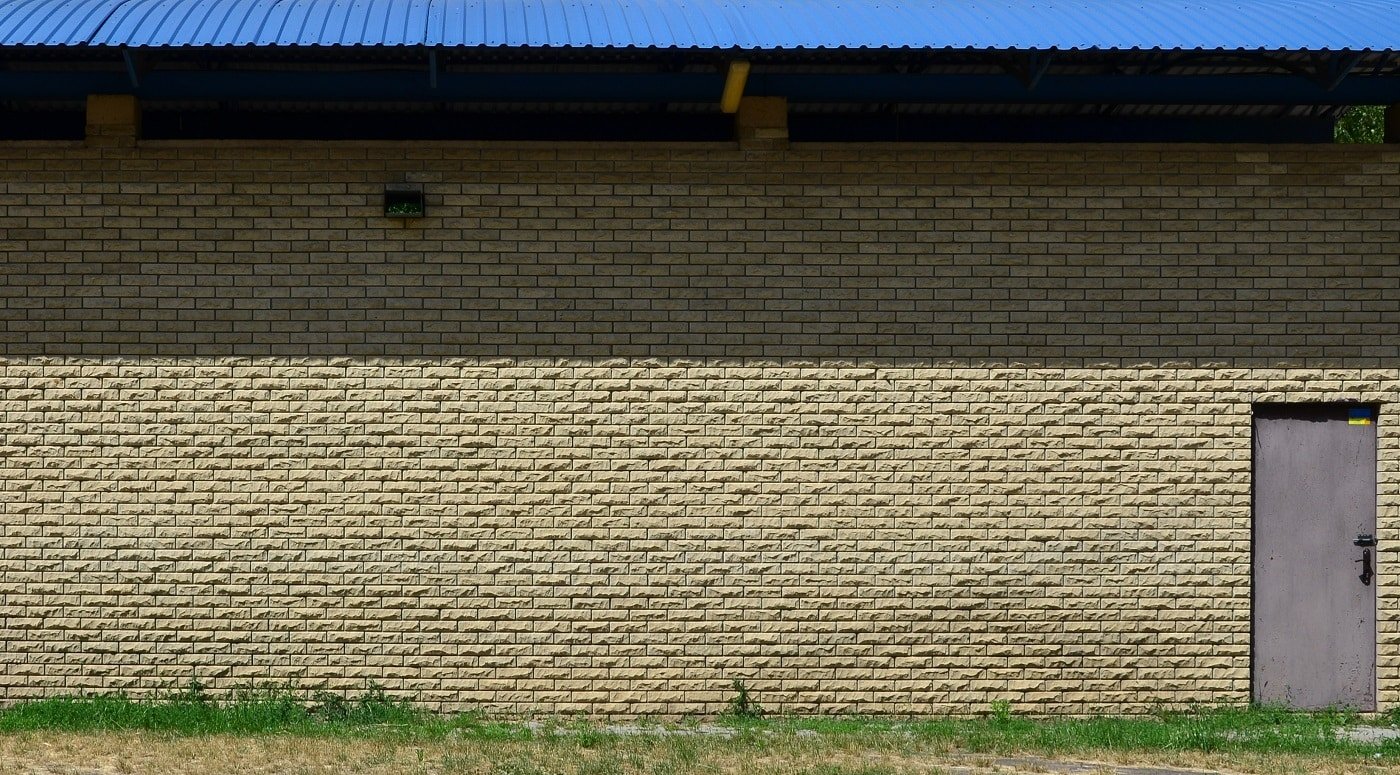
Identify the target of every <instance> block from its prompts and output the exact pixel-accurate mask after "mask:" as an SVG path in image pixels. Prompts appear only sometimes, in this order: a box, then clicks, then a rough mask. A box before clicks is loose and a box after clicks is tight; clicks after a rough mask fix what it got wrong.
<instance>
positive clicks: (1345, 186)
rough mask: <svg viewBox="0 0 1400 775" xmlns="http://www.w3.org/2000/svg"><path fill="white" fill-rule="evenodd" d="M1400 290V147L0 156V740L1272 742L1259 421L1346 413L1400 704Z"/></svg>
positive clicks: (5, 151) (343, 149) (357, 147)
mask: <svg viewBox="0 0 1400 775" xmlns="http://www.w3.org/2000/svg"><path fill="white" fill-rule="evenodd" d="M403 182H417V183H422V184H423V186H424V189H425V191H426V195H427V204H428V214H427V217H425V218H423V219H421V220H416V221H412V220H411V221H404V222H400V221H395V220H390V219H387V218H385V217H383V215H382V214H381V197H382V192H383V189H384V187H385V185H386V184H394V183H403ZM1398 244H1400V149H1395V148H1390V149H1385V148H1377V147H1371V148H1367V147H1260V146H1208V145H1200V146H1135V145H1130V146H1111V147H1110V146H1092V145H1066V146H1034V145H1031V146H992V145H987V146H960V145H928V146H906V147H898V148H895V147H888V146H886V147H880V146H837V145H831V146H813V145H801V144H797V145H794V146H793V147H792V148H791V149H789V150H786V151H782V150H778V151H768V152H761V153H754V152H741V151H739V150H737V149H736V148H734V147H732V146H729V145H620V144H619V145H563V146H559V145H489V144H452V143H443V144H433V143H413V144H403V145H395V144H368V143H366V144H358V143H287V144H262V145H258V144H238V143H206V144H196V143H177V142H146V143H140V144H137V145H136V146H135V147H125V148H121V147H106V148H93V147H84V146H83V145H81V144H61V143H31V144H26V143H9V144H3V145H0V251H3V256H0V698H4V699H7V700H15V699H19V698H24V697H34V696H40V695H46V694H55V693H69V692H75V691H79V690H112V689H119V688H120V689H127V690H132V691H138V692H139V691H145V690H150V689H155V688H159V687H171V686H175V685H180V684H183V683H185V682H187V681H188V680H189V678H190V677H191V676H195V675H197V676H199V677H200V678H201V679H202V680H204V681H205V682H206V683H208V684H210V685H211V686H212V687H213V688H214V689H216V690H217V689H220V688H225V687H232V686H235V685H237V684H241V683H244V682H246V681H248V680H257V681H289V680H290V681H294V682H297V683H300V684H302V685H306V686H317V685H325V686H329V687H333V688H348V689H359V688H362V687H363V686H364V685H365V682H366V681H368V680H374V681H378V682H380V683H382V684H384V685H385V686H387V687H388V688H389V689H390V690H391V691H393V692H402V693H406V694H412V695H413V696H415V697H416V698H418V699H419V700H421V701H424V702H428V703H433V704H440V705H442V706H443V707H455V708H461V707H473V706H480V707H483V708H487V709H490V710H494V711H530V710H538V711H546V712H587V713H619V714H638V713H661V714H678V713H692V712H714V711H717V710H719V709H720V708H721V706H722V704H723V702H724V700H726V699H727V698H728V696H729V694H730V692H729V680H730V679H732V678H736V677H743V678H745V679H747V681H748V683H749V685H750V686H752V687H753V688H754V689H755V690H756V693H757V699H758V700H759V701H760V702H762V703H763V704H764V705H765V706H767V707H769V708H770V709H775V710H780V711H787V712H804V711H823V712H835V711H860V712H872V713H879V712H899V713H904V712H921V713H922V712H945V711H962V712H975V711H980V710H983V709H985V708H986V707H987V704H988V703H989V702H991V701H993V700H999V699H1004V700H1010V701H1011V702H1012V703H1013V705H1014V706H1015V707H1016V708H1018V709H1025V710H1034V711H1042V712H1076V713H1078V712H1093V711H1113V712H1123V711H1131V710H1143V709H1147V708H1150V707H1151V706H1153V705H1154V704H1156V703H1159V702H1166V703H1187V702H1215V701H1233V702H1241V701H1245V700H1247V699H1248V697H1249V647H1250V642H1249V629H1250V615H1249V610H1250V609H1249V606H1250V414H1251V405H1252V404H1253V403H1255V402H1261V401H1282V400H1289V401H1314V400H1363V401H1377V402H1382V403H1383V404H1384V406H1383V408H1382V414H1381V422H1380V434H1381V435H1380V439H1381V441H1380V443H1381V450H1380V467H1381V471H1380V477H1381V478H1380V487H1381V492H1380V532H1381V536H1382V539H1383V540H1382V543H1381V555H1380V572H1381V576H1380V585H1381V586H1380V590H1381V603H1380V605H1381V613H1380V630H1381V632H1380V643H1381V645H1380V680H1381V690H1382V693H1381V700H1382V707H1386V708H1388V707H1394V706H1395V704H1396V703H1397V701H1400V619H1397V616H1396V614H1397V603H1400V600H1397V596H1396V593H1397V590H1400V584H1397V582H1400V574H1396V573H1395V572H1394V568H1395V562H1394V561H1392V557H1393V556H1394V555H1393V552H1392V548H1393V547H1394V546H1395V542H1394V541H1393V540H1389V541H1388V540H1386V538H1387V537H1388V536H1393V535H1395V534H1396V531H1397V529H1400V511H1397V507H1398V506H1400V497H1397V496H1400V437H1398V436H1397V434H1396V433H1395V432H1394V430H1393V427H1394V426H1393V424H1392V423H1389V422H1387V419H1386V418H1387V416H1388V415H1387V412H1389V411H1390V408H1389V407H1391V406H1393V402H1394V401H1395V400H1396V399H1397V392H1398V391H1400V250H1398V249H1397V245H1398Z"/></svg>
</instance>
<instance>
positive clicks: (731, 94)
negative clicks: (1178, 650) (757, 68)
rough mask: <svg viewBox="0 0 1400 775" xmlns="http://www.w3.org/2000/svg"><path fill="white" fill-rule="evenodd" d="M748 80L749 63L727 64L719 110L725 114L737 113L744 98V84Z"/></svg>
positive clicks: (735, 62)
mask: <svg viewBox="0 0 1400 775" xmlns="http://www.w3.org/2000/svg"><path fill="white" fill-rule="evenodd" d="M748 80H749V63H748V62H745V61H744V60H742V59H740V60H736V61H733V62H730V63H729V73H728V74H727V75H725V76H724V94H723V95H721V96H720V98H719V108H720V110H722V111H724V112H725V113H738V112H739V102H740V100H742V99H743V97H744V84H745V83H747V82H748Z"/></svg>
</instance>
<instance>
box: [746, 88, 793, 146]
mask: <svg viewBox="0 0 1400 775" xmlns="http://www.w3.org/2000/svg"><path fill="white" fill-rule="evenodd" d="M734 127H735V130H736V132H737V134H738V135H739V147H740V148H744V149H746V150H771V149H778V148H786V147H787V144H788V110H787V99H786V98H784V97H745V98H743V99H742V100H740V101H739V111H738V115H737V116H735V121H734Z"/></svg>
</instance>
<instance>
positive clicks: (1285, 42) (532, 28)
mask: <svg viewBox="0 0 1400 775" xmlns="http://www.w3.org/2000/svg"><path fill="white" fill-rule="evenodd" d="M0 45H5V46H80V45H102V46H133V47H145V46H352V45H354V46H420V45H429V46H472V47H475V46H486V47H510V48H523V47H569V48H628V47H636V48H700V49H748V50H763V49H773V50H778V49H821V48H914V49H945V48H955V49H962V48H968V49H983V50H1008V49H1060V50H1071V49H1097V50H1131V49H1164V50H1192V49H1204V50H1275V51H1279V50H1290V51H1338V50H1353V51H1357V50H1372V51H1393V50H1397V49H1400V0H1330V1H1329V0H1229V1H1222V0H1194V2H1192V1H1189V0H1131V1H1129V0H940V1H939V2H928V1H927V0H925V1H924V2H898V1H897V0H839V1H837V2H822V1H820V0H786V1H785V2H764V1H763V0H743V1H737V0H7V2H4V3H3V7H0Z"/></svg>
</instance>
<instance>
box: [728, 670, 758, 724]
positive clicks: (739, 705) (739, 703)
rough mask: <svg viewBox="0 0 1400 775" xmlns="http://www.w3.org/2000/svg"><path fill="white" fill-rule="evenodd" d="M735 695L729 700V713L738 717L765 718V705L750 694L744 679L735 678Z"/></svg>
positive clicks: (746, 718)
mask: <svg viewBox="0 0 1400 775" xmlns="http://www.w3.org/2000/svg"><path fill="white" fill-rule="evenodd" d="M733 686H734V697H733V699H731V700H730V701H729V715H730V716H732V717H734V718H736V719H745V720H756V719H761V718H763V706H762V705H759V704H758V703H757V702H755V701H754V700H753V698H752V697H750V696H749V687H748V685H747V684H745V683H744V679H742V678H735V679H734V683H733Z"/></svg>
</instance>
